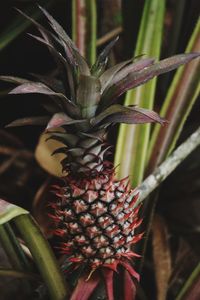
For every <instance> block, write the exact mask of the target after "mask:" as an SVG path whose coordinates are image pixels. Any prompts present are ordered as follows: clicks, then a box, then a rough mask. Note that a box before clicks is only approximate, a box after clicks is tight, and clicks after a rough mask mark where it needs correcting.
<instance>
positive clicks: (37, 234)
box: [14, 215, 68, 300]
mask: <svg viewBox="0 0 200 300" xmlns="http://www.w3.org/2000/svg"><path fill="white" fill-rule="evenodd" d="M14 222H15V224H16V225H17V228H18V230H19V231H20V233H21V235H22V237H23V239H24V241H25V243H26V245H27V246H28V248H29V250H30V252H31V254H32V256H33V258H34V261H35V263H36V264H37V267H38V269H39V271H40V273H41V275H42V277H43V280H44V282H45V283H46V285H47V288H48V292H49V294H50V297H51V299H52V300H64V299H66V297H67V295H68V290H67V284H66V282H65V280H64V277H63V275H62V273H61V270H60V268H59V266H58V263H57V260H56V258H55V256H54V254H53V252H52V250H51V248H50V246H49V244H48V242H47V240H46V239H45V238H44V236H43V234H42V232H41V230H40V228H39V226H38V225H37V224H36V222H35V221H34V220H33V219H32V218H31V216H30V215H24V216H22V215H21V216H18V217H16V218H15V219H14Z"/></svg>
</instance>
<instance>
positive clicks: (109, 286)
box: [102, 268, 114, 300]
mask: <svg viewBox="0 0 200 300" xmlns="http://www.w3.org/2000/svg"><path fill="white" fill-rule="evenodd" d="M102 273H103V276H104V279H105V285H106V291H107V297H108V300H114V291H113V275H114V271H113V270H111V269H108V268H104V269H103V271H102Z"/></svg>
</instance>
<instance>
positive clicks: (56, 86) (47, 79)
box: [0, 73, 65, 94]
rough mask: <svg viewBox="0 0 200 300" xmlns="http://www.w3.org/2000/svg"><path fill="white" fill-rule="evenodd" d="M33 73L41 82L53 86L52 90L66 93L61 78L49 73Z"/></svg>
mask: <svg viewBox="0 0 200 300" xmlns="http://www.w3.org/2000/svg"><path fill="white" fill-rule="evenodd" d="M31 75H32V76H33V77H34V78H36V79H37V80H39V81H40V82H42V83H44V84H45V85H46V86H48V87H49V88H52V90H54V91H55V92H56V93H61V94H64V93H65V89H64V86H63V83H62V81H61V80H58V79H56V78H55V77H51V76H48V75H40V74H35V73H31ZM0 79H1V78H0ZM22 83H23V82H22Z"/></svg>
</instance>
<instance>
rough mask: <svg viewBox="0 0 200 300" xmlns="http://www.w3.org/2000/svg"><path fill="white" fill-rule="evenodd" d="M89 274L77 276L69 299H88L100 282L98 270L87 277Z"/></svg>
mask: <svg viewBox="0 0 200 300" xmlns="http://www.w3.org/2000/svg"><path fill="white" fill-rule="evenodd" d="M88 276H89V274H85V275H84V276H82V277H81V278H79V280H78V283H77V286H76V287H75V289H74V291H73V294H72V295H71V298H70V300H88V299H89V297H90V296H91V295H92V293H93V292H94V290H95V288H96V287H97V285H98V284H99V282H100V276H99V273H98V272H94V273H93V274H92V276H91V277H90V278H89V279H88Z"/></svg>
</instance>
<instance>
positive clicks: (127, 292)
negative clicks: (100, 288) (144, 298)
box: [123, 270, 136, 300]
mask: <svg viewBox="0 0 200 300" xmlns="http://www.w3.org/2000/svg"><path fill="white" fill-rule="evenodd" d="M135 296H136V286H135V284H134V282H133V280H132V278H131V276H130V273H129V272H128V271H127V270H125V271H124V298H123V299H124V300H134V299H135Z"/></svg>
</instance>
